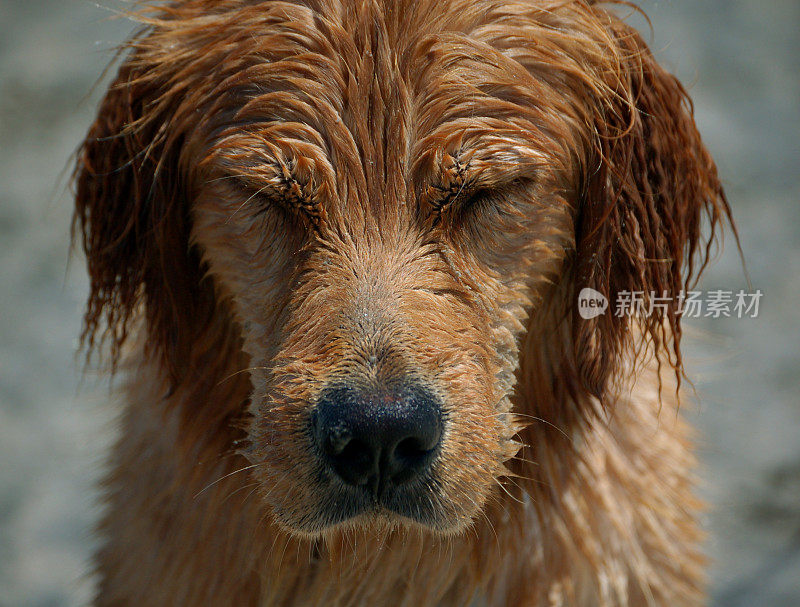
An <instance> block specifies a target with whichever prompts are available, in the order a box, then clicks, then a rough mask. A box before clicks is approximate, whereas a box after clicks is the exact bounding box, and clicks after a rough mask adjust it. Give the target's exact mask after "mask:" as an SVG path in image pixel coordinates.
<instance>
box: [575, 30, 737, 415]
mask: <svg viewBox="0 0 800 607" xmlns="http://www.w3.org/2000/svg"><path fill="white" fill-rule="evenodd" d="M610 27H611V30H612V31H611V34H612V35H611V36H610V38H612V39H613V40H614V43H613V45H614V46H615V48H614V49H613V50H612V51H611V52H610V53H609V57H610V59H609V65H607V66H606V68H605V70H604V71H605V72H606V76H605V78H606V81H605V82H604V84H603V87H602V88H603V89H604V91H605V93H604V94H602V95H601V100H600V101H599V102H598V103H596V108H597V109H596V112H595V114H594V116H593V122H594V124H592V125H590V128H593V129H594V131H595V136H594V144H593V148H594V149H593V152H592V153H591V154H590V155H589V158H590V159H589V161H588V162H587V165H586V167H585V172H586V174H585V177H584V178H585V186H584V188H583V192H582V196H581V201H580V207H579V210H578V218H577V226H576V249H577V256H576V264H575V274H574V276H573V278H574V280H575V283H574V287H575V292H574V294H573V297H572V301H573V302H574V303H575V307H576V309H575V314H574V318H573V339H574V347H575V356H576V358H577V360H576V363H577V369H578V372H579V373H580V375H581V381H582V384H583V386H584V388H585V389H588V390H589V392H591V393H592V394H594V395H595V396H598V397H600V398H601V399H602V397H603V395H604V392H605V390H606V389H607V388H608V382H609V380H611V379H613V378H611V377H610V372H611V370H612V369H614V368H619V364H620V356H622V355H623V353H624V351H625V350H629V351H631V350H632V351H633V355H634V356H635V357H636V356H638V355H639V354H640V352H641V350H640V348H642V349H644V350H647V349H648V346H650V348H649V349H650V350H651V351H653V352H655V354H656V356H658V357H659V359H658V360H659V363H660V362H662V357H665V358H664V360H666V361H667V362H668V363H669V364H671V365H672V366H673V367H674V368H675V370H676V372H677V373H678V375H679V377H678V380H679V381H680V373H681V372H682V368H681V367H682V363H681V354H680V338H681V326H680V315H679V314H678V310H677V306H678V304H679V299H678V297H679V294H680V292H681V291H682V290H684V289H686V288H688V287H689V286H690V285H691V284H692V283H693V282H694V280H695V279H696V277H697V274H698V273H699V272H700V271H702V269H703V268H704V267H705V264H706V263H707V261H708V255H709V245H710V244H711V242H712V240H713V234H714V230H715V228H717V227H718V224H719V223H720V221H721V220H723V219H725V218H726V217H727V218H728V219H730V210H729V208H728V204H727V202H726V200H725V196H724V193H723V190H722V187H721V185H720V182H719V179H718V177H717V171H716V167H715V165H714V162H713V161H712V159H711V157H710V155H709V154H708V152H707V151H706V149H705V148H704V146H703V144H702V142H701V140H700V135H699V134H698V132H697V128H696V126H695V123H694V119H693V117H692V106H691V102H690V101H689V98H688V96H687V94H686V91H685V90H684V88H683V87H682V86H681V84H680V83H679V82H678V81H677V80H676V79H675V77H673V76H672V75H670V74H668V73H667V72H666V71H665V70H663V69H662V68H661V67H660V66H659V65H658V64H657V63H656V62H655V60H654V58H653V56H652V55H651V53H650V51H649V50H648V48H647V46H646V44H645V43H644V42H643V41H642V39H641V37H640V36H639V34H638V32H636V31H635V30H634V29H633V28H630V27H628V26H627V25H625V24H623V23H622V22H621V21H619V20H616V19H615V18H612V20H611V21H610ZM609 74H610V75H609ZM706 220H707V221H706ZM704 223H707V224H708V226H707V228H708V230H709V231H710V234H709V236H708V240H704V239H703V238H702V236H701V228H703V224H704ZM585 287H589V288H592V289H595V290H596V291H598V292H600V293H602V294H603V295H605V296H606V297H607V298H608V303H609V307H608V309H607V310H606V312H605V314H602V315H599V316H596V317H595V318H592V319H588V320H585V319H583V318H581V317H580V316H579V314H578V312H579V310H578V306H577V295H578V293H579V292H580V290H581V289H583V288H585ZM630 293H636V294H637V295H638V294H642V296H643V299H644V305H643V311H642V312H636V311H633V315H632V316H629V315H628V312H630V310H629V309H624V310H622V309H621V308H620V307H619V306H617V303H618V302H620V301H624V300H625V299H626V297H627V295H626V294H630ZM653 296H655V297H658V298H661V297H664V298H665V299H664V300H660V301H657V302H652V297H653ZM635 297H636V296H634V297H633V298H635ZM620 298H621V299H620ZM663 302H669V304H668V305H667V306H666V307H662V306H660V305H655V306H653V307H652V309H651V303H656V304H659V303H663ZM619 311H623V312H625V313H624V314H623V315H622V316H618V315H617V312H619Z"/></svg>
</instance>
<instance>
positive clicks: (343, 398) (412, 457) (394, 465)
mask: <svg viewBox="0 0 800 607" xmlns="http://www.w3.org/2000/svg"><path fill="white" fill-rule="evenodd" d="M313 422H314V437H315V440H316V442H317V445H318V447H319V449H320V451H321V452H322V456H323V458H324V459H325V460H327V462H328V463H329V465H330V466H331V467H332V468H333V470H334V471H335V472H336V474H337V475H338V476H339V477H340V478H341V479H342V480H343V481H344V482H345V483H347V484H349V485H353V486H363V487H365V488H366V489H367V490H369V491H371V492H372V493H374V494H376V495H379V494H380V493H382V492H383V489H384V488H385V487H386V486H387V485H389V484H394V485H399V484H402V483H406V482H408V481H410V480H412V479H414V478H415V477H416V476H418V475H420V474H421V473H422V472H424V471H425V470H426V469H427V468H428V467H429V466H430V464H431V462H432V461H433V459H434V458H435V457H436V454H437V452H438V450H439V445H440V443H441V439H442V410H441V407H440V406H439V402H438V400H437V399H436V397H435V396H434V395H433V394H431V393H430V392H429V391H427V390H425V389H424V388H422V387H421V386H419V385H417V384H413V385H410V386H404V387H402V388H401V389H400V390H397V391H382V390H361V389H355V388H352V387H349V386H338V387H334V388H330V389H327V390H324V391H323V392H322V394H321V395H320V398H319V401H318V403H317V408H316V409H315V411H314V415H313Z"/></svg>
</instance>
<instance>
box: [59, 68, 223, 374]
mask: <svg viewBox="0 0 800 607" xmlns="http://www.w3.org/2000/svg"><path fill="white" fill-rule="evenodd" d="M164 84H165V83H164V77H163V75H162V74H160V72H159V68H158V66H149V65H147V63H146V62H144V61H142V60H141V58H140V57H138V56H137V54H136V53H134V54H133V56H132V57H130V58H128V60H127V61H126V62H125V63H124V64H123V65H122V67H121V68H120V70H119V73H118V75H117V78H116V79H115V81H114V83H113V84H112V85H111V87H110V88H109V90H108V92H107V94H106V96H105V98H104V99H103V101H102V103H101V105H100V109H99V112H98V115H97V118H96V120H95V121H94V123H93V124H92V126H91V128H90V129H89V132H88V134H87V136H86V139H85V141H84V142H83V144H82V146H81V148H80V149H79V151H78V157H77V166H76V170H75V184H76V210H75V216H74V223H73V233H74V234H75V235H76V236H77V235H78V234H80V237H82V241H83V248H84V250H85V253H86V258H87V264H88V270H89V278H90V283H91V292H90V295H89V300H88V304H87V309H86V314H85V318H84V331H83V343H84V345H85V346H86V347H87V348H88V350H89V351H90V352H91V350H92V348H93V347H94V346H96V345H99V344H101V343H102V342H103V341H108V342H109V345H110V350H111V356H112V361H113V364H114V365H115V364H116V361H117V359H118V356H119V353H120V348H121V347H122V345H123V343H124V342H125V340H126V338H127V336H128V333H129V332H130V330H131V329H132V327H131V324H132V322H133V321H134V318H136V319H139V318H140V315H139V313H138V312H137V313H136V314H134V312H136V311H137V310H138V309H139V307H140V306H142V307H143V312H144V318H145V323H146V338H147V346H148V347H149V348H151V352H152V353H153V354H156V353H157V354H158V355H160V356H163V357H164V362H165V363H166V365H167V368H168V369H170V371H171V372H172V375H173V378H172V379H173V380H174V379H177V378H179V377H181V376H182V374H183V372H184V371H185V370H184V369H182V368H181V363H180V361H187V360H189V358H188V357H187V356H186V353H187V351H188V349H189V348H190V347H191V341H190V340H191V338H192V337H193V334H194V332H195V329H194V327H193V325H195V324H197V323H198V322H204V321H205V319H204V318H203V317H204V316H206V315H207V314H206V313H205V312H206V310H205V309H206V308H207V306H208V294H207V293H204V292H203V290H202V289H201V270H200V265H199V262H198V256H197V254H196V253H195V252H194V251H193V250H192V249H191V247H190V242H189V231H190V225H189V209H188V202H189V198H190V192H189V184H188V183H187V178H186V174H185V172H184V171H183V170H182V166H181V152H182V148H183V136H182V135H181V130H180V129H178V128H175V127H174V126H173V125H172V124H171V121H174V120H175V116H174V113H173V112H174V108H173V107H171V102H170V97H169V92H168V91H165V87H164ZM137 322H138V320H137ZM184 364H185V363H184Z"/></svg>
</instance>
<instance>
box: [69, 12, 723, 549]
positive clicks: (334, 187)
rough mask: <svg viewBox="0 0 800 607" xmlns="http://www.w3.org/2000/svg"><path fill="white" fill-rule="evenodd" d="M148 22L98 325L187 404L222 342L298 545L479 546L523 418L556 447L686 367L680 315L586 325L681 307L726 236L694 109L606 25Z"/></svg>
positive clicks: (107, 157)
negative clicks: (414, 537)
mask: <svg viewBox="0 0 800 607" xmlns="http://www.w3.org/2000/svg"><path fill="white" fill-rule="evenodd" d="M141 18H142V19H143V20H144V21H145V23H146V24H147V28H146V29H145V30H144V31H143V33H141V34H140V35H139V36H137V37H135V38H134V39H133V40H132V41H131V42H130V54H129V56H128V57H127V59H126V60H125V61H124V63H123V65H122V67H121V69H120V72H119V75H118V77H117V79H116V81H115V82H114V84H113V85H112V86H111V88H110V90H109V92H108V94H107V95H106V97H105V100H104V101H103V104H102V106H101V109H100V112H99V115H98V118H97V120H96V122H95V123H94V125H93V126H92V128H91V131H90V133H89V135H88V137H87V139H86V141H85V144H84V146H83V148H82V151H81V154H80V159H79V166H78V173H77V215H76V217H77V222H78V226H79V228H80V230H81V232H82V235H83V238H84V245H85V249H86V252H87V257H88V265H89V273H90V277H91V285H92V293H91V296H90V299H89V306H88V312H87V317H86V320H87V325H86V337H87V338H88V340H89V342H90V343H91V342H92V340H93V338H94V335H95V333H96V332H97V329H98V326H99V325H100V324H101V323H103V322H104V323H105V324H106V325H107V326H108V331H109V335H110V338H111V339H110V341H111V342H112V344H113V346H114V351H115V352H116V351H117V350H118V348H119V346H120V345H121V343H122V342H123V341H124V340H125V338H126V334H127V330H128V327H129V324H130V322H129V321H131V319H132V318H133V316H134V313H135V312H136V311H137V310H139V309H141V310H142V314H143V317H144V319H145V324H146V333H147V338H148V344H149V346H150V348H151V351H152V352H153V353H156V354H158V355H159V356H161V357H162V361H163V364H164V367H165V368H167V369H169V371H170V373H171V377H172V381H173V383H174V384H175V385H176V386H180V385H181V384H186V383H187V382H192V381H196V380H197V378H198V377H199V376H203V374H205V373H210V372H211V371H208V370H207V369H206V368H204V367H203V365H202V364H201V363H199V362H198V361H208V360H209V359H213V358H214V354H215V353H214V351H213V348H210V347H209V343H210V342H209V341H208V339H206V337H205V336H206V335H207V334H208V332H209V327H210V326H211V325H214V326H218V325H219V323H220V322H223V321H224V323H225V324H226V326H227V330H228V331H229V332H231V333H232V334H234V335H235V339H237V340H240V343H241V348H242V349H243V351H244V352H245V353H246V355H247V357H248V361H249V362H248V366H249V367H250V369H249V370H248V372H249V378H250V381H251V384H252V398H251V403H250V409H249V420H250V422H249V425H248V434H249V437H248V438H249V447H248V449H247V456H248V457H249V458H250V459H251V461H252V462H253V463H254V464H256V466H255V468H254V474H255V477H256V478H257V480H258V481H259V482H260V484H261V486H262V488H263V492H262V493H263V497H264V499H265V500H266V503H267V504H268V505H269V506H270V507H271V510H272V512H273V514H274V516H275V518H276V520H277V521H278V522H279V523H281V524H282V525H283V526H285V527H286V528H288V529H289V530H291V531H294V532H297V533H305V534H312V535H313V534H317V533H320V532H323V531H325V530H326V529H330V528H335V527H336V526H345V527H346V526H348V525H350V524H363V523H365V522H367V521H369V520H373V521H374V520H381V521H386V520H390V521H392V522H404V523H407V524H410V525H412V526H413V525H416V526H421V527H423V528H427V529H434V530H438V531H442V532H448V531H455V530H458V529H460V528H463V527H464V525H466V524H467V523H468V522H469V521H470V520H471V519H472V517H473V516H474V515H475V514H476V513H477V512H478V511H479V510H480V509H481V507H482V505H483V504H484V502H485V500H486V499H487V496H488V495H490V493H491V491H492V489H493V487H496V485H497V484H498V480H497V479H498V477H500V476H501V475H503V474H504V472H505V468H504V465H505V463H506V462H507V461H508V460H509V459H510V458H512V457H513V456H514V454H515V453H516V451H517V449H518V446H519V443H518V442H517V441H515V440H514V436H515V434H516V433H517V431H518V430H519V428H518V426H517V424H518V421H517V418H516V417H515V415H514V413H513V412H512V402H514V403H515V405H516V407H517V408H518V410H519V411H520V412H523V413H528V414H535V415H537V416H543V417H547V418H548V419H552V420H557V419H558V418H559V415H560V411H561V410H562V409H563V410H564V411H567V410H572V409H575V403H578V404H579V403H580V402H581V399H582V398H583V399H587V398H590V397H596V398H598V399H600V400H601V401H603V400H608V399H607V398H606V397H607V395H608V394H609V389H610V386H612V385H613V384H614V381H615V379H616V377H615V373H614V371H615V370H618V369H620V368H621V367H622V364H621V359H622V357H623V356H625V353H626V352H628V351H631V350H635V351H639V348H638V346H640V345H641V344H642V343H647V344H651V345H654V350H655V351H656V352H657V353H664V354H665V356H666V359H667V360H668V361H670V362H671V363H672V364H673V366H675V367H676V368H679V367H680V355H679V349H678V340H679V337H680V326H679V319H678V316H677V315H676V313H675V310H674V309H673V308H672V307H667V308H657V309H655V310H654V312H653V314H651V315H649V316H648V317H646V318H644V317H642V318H635V319H631V318H629V317H617V316H615V315H614V314H612V313H611V311H607V312H606V313H605V314H600V315H598V316H595V317H594V318H591V319H587V320H584V319H581V318H579V316H578V314H577V305H576V304H577V295H578V293H579V291H580V290H581V289H583V288H592V289H594V290H596V291H598V292H600V293H602V294H604V295H605V296H606V297H608V298H609V299H611V300H612V301H613V300H614V298H615V296H616V294H617V293H619V292H621V291H643V292H645V294H647V295H649V294H650V293H654V294H656V295H658V296H663V295H675V294H676V293H677V292H678V291H679V290H680V289H681V288H683V286H684V285H685V284H686V281H688V280H689V279H690V278H691V276H692V267H693V266H695V267H696V266H697V263H698V261H702V259H700V258H703V259H704V258H705V255H706V251H705V249H704V247H703V245H702V244H701V242H700V227H701V222H702V218H703V215H707V216H708V218H709V219H710V223H711V227H712V229H713V227H714V225H715V224H716V223H717V222H718V220H719V219H720V218H721V217H722V216H723V215H724V214H726V213H727V206H726V204H725V202H724V198H723V197H722V192H721V188H720V185H719V182H718V180H717V177H716V172H715V168H714V165H713V163H712V161H711V159H710V157H709V156H708V154H707V152H706V151H705V150H704V148H703V146H702V144H701V142H700V139H699V136H698V134H697V131H696V129H695V126H694V123H693V120H692V118H691V111H690V109H689V107H688V102H687V98H686V96H685V93H684V91H683V89H682V88H681V86H680V84H679V83H678V82H677V81H676V80H675V79H674V78H673V77H672V76H670V75H668V74H667V73H666V72H664V71H663V70H662V69H661V68H660V67H659V66H658V65H657V64H656V63H655V62H654V60H653V58H652V56H651V54H650V52H649V51H648V50H647V48H646V46H645V45H644V43H643V42H642V41H641V39H640V37H639V35H638V34H637V33H635V32H634V31H633V30H632V29H630V28H629V27H627V26H626V25H625V24H623V23H622V22H621V21H620V20H619V19H617V18H616V17H614V16H612V15H611V14H610V13H608V12H606V11H605V10H604V9H601V8H598V7H596V6H594V5H593V4H592V3H589V2H577V1H576V2H561V1H559V2H536V3H522V2H519V3H513V2H512V3H509V2H506V1H502V2H501V1H497V2H490V1H485V0H471V1H467V2H457V1H453V0H445V1H443V2H442V1H436V2H410V1H409V2H385V3H384V2H352V3H350V2H344V3H336V2H330V3H328V2H309V3H302V2H244V1H242V2H238V1H233V0H231V1H230V2H223V3H213V7H212V3H210V2H204V1H188V0H187V1H185V2H175V3H173V4H172V5H171V6H169V7H167V8H163V9H160V10H159V11H156V12H155V13H153V14H151V15H149V16H145V17H141ZM136 314H139V312H136ZM220 319H223V320H220ZM641 340H644V341H641ZM198 350H200V351H202V353H203V356H198V355H197V351H198ZM198 367H199V368H198ZM219 367H220V365H219V363H218V361H217V366H216V367H213V368H215V369H216V368H219ZM209 368H211V367H209ZM214 379H215V380H221V379H223V378H219V377H215V378H214ZM518 380H519V381H518ZM518 383H519V384H521V387H520V388H519V389H518V391H517V392H518V393H517V394H516V395H515V386H516V385H517V384H518ZM520 394H522V396H521V395H520ZM514 399H516V400H514ZM205 406H208V407H213V406H214V404H213V403H211V404H208V405H205ZM577 408H578V409H580V405H579V406H578V407H577ZM523 421H524V420H523Z"/></svg>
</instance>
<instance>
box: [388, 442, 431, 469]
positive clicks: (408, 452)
mask: <svg viewBox="0 0 800 607" xmlns="http://www.w3.org/2000/svg"><path fill="white" fill-rule="evenodd" d="M431 451H432V450H431V449H426V448H425V446H424V445H423V444H422V442H421V441H420V440H419V439H418V438H415V437H410V438H406V439H403V440H401V441H400V442H399V443H398V444H397V447H395V449H394V454H395V457H397V458H399V459H402V460H405V461H408V462H410V463H413V462H415V461H417V460H418V459H420V458H424V457H426V456H427V455H428V454H429V453H430V452H431Z"/></svg>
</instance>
